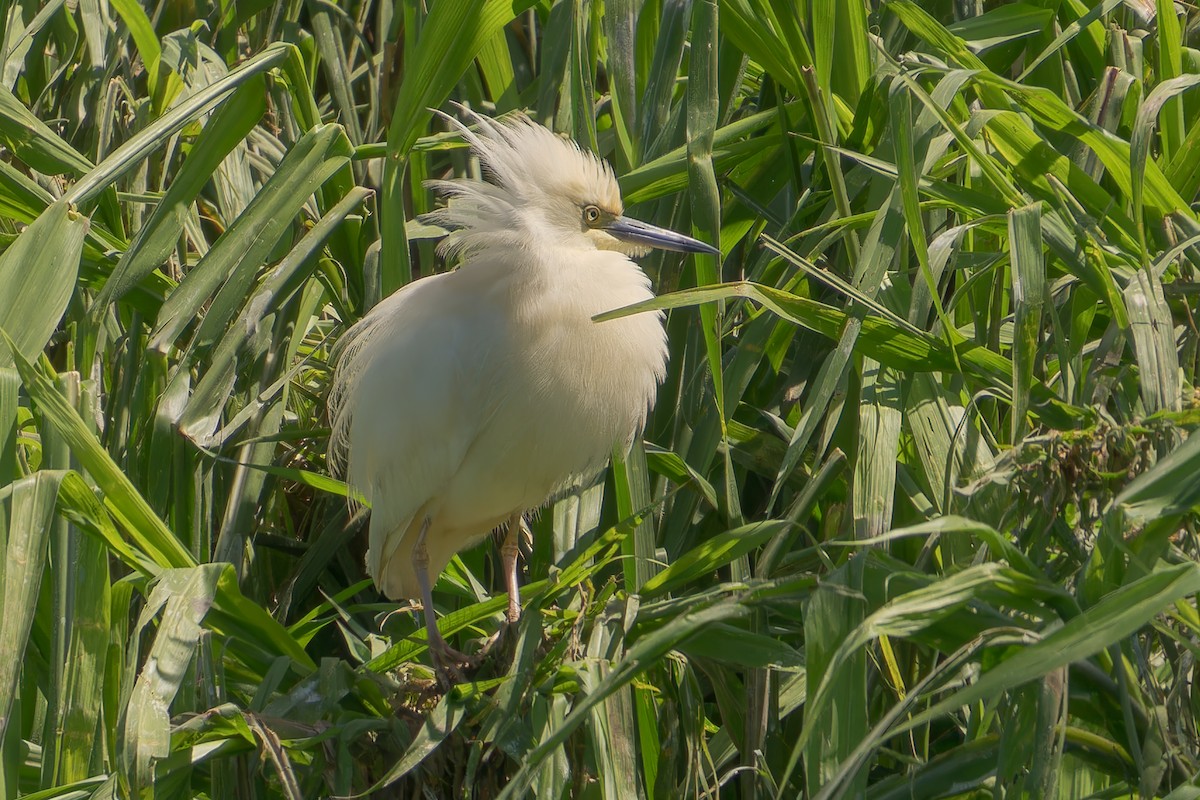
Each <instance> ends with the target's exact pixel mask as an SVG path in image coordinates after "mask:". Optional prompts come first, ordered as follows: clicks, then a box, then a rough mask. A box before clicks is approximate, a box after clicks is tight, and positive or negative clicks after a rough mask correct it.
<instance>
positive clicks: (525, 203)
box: [422, 109, 621, 260]
mask: <svg viewBox="0 0 1200 800" xmlns="http://www.w3.org/2000/svg"><path fill="white" fill-rule="evenodd" d="M463 111H464V113H466V114H468V115H469V117H470V119H471V121H472V122H474V123H475V125H476V129H475V130H472V129H471V128H469V127H467V126H466V125H464V124H462V123H461V122H459V121H458V120H456V119H454V118H453V117H449V116H446V117H445V118H446V119H447V120H448V121H449V122H450V124H451V125H453V126H454V127H455V128H457V129H458V131H459V133H461V134H462V136H463V138H464V139H466V140H467V142H468V143H469V144H470V145H471V149H472V151H473V152H474V153H475V154H476V155H477V156H478V157H479V160H480V162H481V164H482V165H483V168H484V172H485V174H486V175H488V176H489V177H490V178H491V179H492V181H493V182H492V183H486V182H484V181H477V180H471V179H468V178H458V179H455V180H447V181H429V183H428V185H429V186H431V187H432V188H434V189H435V190H436V191H438V192H440V193H441V194H443V195H444V196H446V197H447V198H448V202H447V204H446V206H445V207H443V208H440V209H438V210H436V211H432V212H430V213H428V214H425V215H424V216H423V217H422V219H423V220H425V221H428V222H431V223H433V224H435V225H440V226H441V227H443V228H446V229H447V230H449V231H451V233H450V235H449V236H447V237H446V238H445V239H444V240H443V241H442V243H441V245H440V246H439V248H438V252H439V254H440V255H442V256H443V257H445V258H448V259H449V258H454V257H459V258H462V259H464V260H468V259H470V257H471V256H472V255H473V254H474V253H477V252H480V251H482V250H484V249H486V248H491V247H496V246H501V247H504V246H507V247H518V248H520V247H523V246H527V245H528V243H529V242H530V241H536V236H534V235H533V234H534V233H535V232H534V231H530V230H529V226H528V224H527V220H528V217H527V216H526V213H525V210H526V209H528V208H531V207H534V208H536V207H539V206H540V205H541V204H543V203H544V202H545V199H546V198H547V197H570V198H574V199H576V200H578V201H579V202H599V203H601V204H603V205H605V206H606V207H608V208H612V209H617V210H619V209H620V208H621V193H620V187H619V186H618V185H617V179H616V176H615V175H614V174H613V171H612V167H610V166H609V164H608V162H606V161H604V160H603V159H600V158H597V157H596V156H595V155H593V154H591V153H588V152H585V151H583V150H581V149H580V148H579V146H578V145H577V144H575V143H574V142H572V141H570V140H568V139H563V138H561V137H559V136H555V135H554V134H553V133H551V132H550V131H549V130H547V129H546V128H544V127H542V126H541V125H539V124H537V123H536V122H534V121H533V120H531V119H529V117H527V116H525V115H524V114H514V115H511V116H509V117H508V118H506V119H505V120H503V121H496V120H491V119H488V118H486V117H482V116H479V115H478V114H474V113H472V112H470V111H468V110H466V109H463Z"/></svg>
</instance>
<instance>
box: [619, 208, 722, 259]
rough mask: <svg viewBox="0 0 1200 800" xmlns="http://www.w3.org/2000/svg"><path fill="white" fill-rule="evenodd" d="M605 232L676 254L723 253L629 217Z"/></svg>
mask: <svg viewBox="0 0 1200 800" xmlns="http://www.w3.org/2000/svg"><path fill="white" fill-rule="evenodd" d="M604 230H606V231H608V232H609V233H611V234H612V235H613V236H615V237H616V238H618V239H620V240H621V241H623V242H629V243H630V244H640V245H642V246H644V247H657V248H658V249H659V250H674V251H675V252H676V253H706V254H708V255H710V256H719V255H721V251H720V250H718V249H717V248H715V247H713V246H712V245H709V244H705V243H704V242H701V241H699V240H697V239H693V238H692V237H690V236H684V235H683V234H682V233H676V232H675V231H669V230H667V229H666V228H659V227H656V226H654V225H648V224H647V223H645V222H639V221H638V220H636V219H630V218H629V217H617V218H616V219H614V220H613V221H612V222H610V223H608V224H607V225H605V226H604Z"/></svg>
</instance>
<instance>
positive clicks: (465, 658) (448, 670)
mask: <svg viewBox="0 0 1200 800" xmlns="http://www.w3.org/2000/svg"><path fill="white" fill-rule="evenodd" d="M429 657H430V659H431V660H432V661H433V671H434V674H435V675H436V676H437V681H438V683H439V684H440V685H441V687H442V688H443V689H445V690H449V689H452V688H453V687H454V686H456V685H458V684H460V683H465V682H466V676H465V674H464V670H474V669H475V668H476V667H478V666H479V662H480V661H482V660H483V654H482V653H479V654H476V655H473V656H469V655H467V654H466V653H463V652H460V651H458V650H455V649H454V648H453V647H451V646H450V645H448V644H446V643H445V642H440V643H438V642H430V643H429Z"/></svg>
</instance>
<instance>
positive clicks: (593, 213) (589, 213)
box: [583, 206, 601, 225]
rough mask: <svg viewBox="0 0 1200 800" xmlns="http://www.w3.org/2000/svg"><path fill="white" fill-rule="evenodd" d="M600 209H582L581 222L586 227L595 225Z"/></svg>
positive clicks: (594, 207)
mask: <svg viewBox="0 0 1200 800" xmlns="http://www.w3.org/2000/svg"><path fill="white" fill-rule="evenodd" d="M600 216H601V214H600V209H599V207H597V206H584V207H583V221H584V223H586V224H587V225H595V224H596V223H597V222H599V221H600Z"/></svg>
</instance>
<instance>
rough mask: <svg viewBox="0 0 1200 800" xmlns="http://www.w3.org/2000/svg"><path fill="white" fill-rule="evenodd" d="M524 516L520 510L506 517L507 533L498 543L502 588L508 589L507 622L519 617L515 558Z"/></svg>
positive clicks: (519, 608)
mask: <svg viewBox="0 0 1200 800" xmlns="http://www.w3.org/2000/svg"><path fill="white" fill-rule="evenodd" d="M523 522H524V518H523V516H522V514H521V512H520V511H518V512H517V513H515V514H513V515H512V516H511V517H509V518H508V533H507V534H505V536H504V543H503V544H502V545H500V557H501V558H502V559H503V562H504V588H505V589H506V590H507V591H508V612H507V613H506V615H505V616H506V617H507V618H508V621H509V622H516V621H517V620H519V619H520V618H521V593H520V592H519V591H518V590H517V558H518V557H519V556H520V554H521V525H522V523H523Z"/></svg>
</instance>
